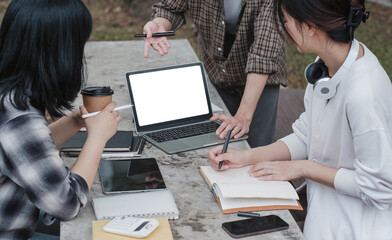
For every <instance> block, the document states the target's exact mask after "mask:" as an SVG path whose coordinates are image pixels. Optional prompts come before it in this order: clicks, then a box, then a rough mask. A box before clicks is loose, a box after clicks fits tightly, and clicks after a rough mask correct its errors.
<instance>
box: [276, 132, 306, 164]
mask: <svg viewBox="0 0 392 240" xmlns="http://www.w3.org/2000/svg"><path fill="white" fill-rule="evenodd" d="M279 140H280V141H282V142H284V143H285V144H286V146H287V147H288V149H289V151H290V155H291V160H298V159H307V158H308V151H307V149H306V144H305V143H304V142H303V141H302V140H301V139H299V138H298V137H297V136H296V135H295V134H294V133H292V134H290V135H287V136H286V137H283V138H281V139H279Z"/></svg>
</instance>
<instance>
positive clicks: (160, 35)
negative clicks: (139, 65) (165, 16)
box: [135, 20, 174, 58]
mask: <svg viewBox="0 0 392 240" xmlns="http://www.w3.org/2000/svg"><path fill="white" fill-rule="evenodd" d="M169 23H170V22H169ZM167 29H169V28H168V26H166V25H165V23H164V22H160V21H155V20H154V21H149V22H148V23H147V24H146V25H145V26H144V28H143V31H144V34H145V38H144V57H145V58H148V55H149V49H150V46H151V47H152V48H153V49H154V50H155V51H157V52H159V54H160V55H161V56H163V55H165V54H167V53H168V48H170V47H171V46H170V43H169V41H168V40H167V38H166V36H167V35H170V36H173V35H174V32H173V31H167ZM164 35H166V36H164ZM139 36H140V37H141V36H144V35H138V37H139ZM135 37H136V36H135Z"/></svg>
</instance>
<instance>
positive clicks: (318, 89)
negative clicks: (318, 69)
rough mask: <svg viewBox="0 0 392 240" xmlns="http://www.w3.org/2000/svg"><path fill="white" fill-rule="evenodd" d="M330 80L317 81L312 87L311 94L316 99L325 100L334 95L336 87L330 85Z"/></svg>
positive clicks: (326, 78)
mask: <svg viewBox="0 0 392 240" xmlns="http://www.w3.org/2000/svg"><path fill="white" fill-rule="evenodd" d="M330 79H331V78H329V77H325V78H321V79H319V80H318V81H317V84H316V85H314V88H313V92H314V93H315V94H316V95H317V97H318V98H321V99H326V100H327V99H330V98H332V97H333V96H334V95H335V93H336V85H334V84H332V83H331V82H330V81H329V80H330Z"/></svg>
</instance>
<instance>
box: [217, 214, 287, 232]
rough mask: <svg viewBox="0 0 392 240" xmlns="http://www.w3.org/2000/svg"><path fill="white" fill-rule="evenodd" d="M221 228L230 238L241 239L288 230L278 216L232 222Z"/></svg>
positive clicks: (224, 224)
mask: <svg viewBox="0 0 392 240" xmlns="http://www.w3.org/2000/svg"><path fill="white" fill-rule="evenodd" d="M222 228H223V230H225V231H226V232H227V233H228V234H229V235H230V236H231V237H233V238H241V237H248V236H252V235H257V234H261V233H269V232H274V231H280V230H284V229H288V228H289V225H288V224H287V223H286V222H285V221H283V219H281V218H280V217H279V216H276V215H268V216H263V217H256V218H249V219H245V220H238V221H233V222H225V223H223V224H222Z"/></svg>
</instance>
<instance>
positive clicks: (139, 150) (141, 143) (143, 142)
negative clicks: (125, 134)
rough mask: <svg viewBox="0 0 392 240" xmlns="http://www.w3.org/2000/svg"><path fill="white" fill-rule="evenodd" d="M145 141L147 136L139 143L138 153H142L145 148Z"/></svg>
mask: <svg viewBox="0 0 392 240" xmlns="http://www.w3.org/2000/svg"><path fill="white" fill-rule="evenodd" d="M145 143H146V139H145V138H142V139H140V141H139V144H138V145H139V146H138V148H137V153H138V154H141V153H142V152H143V148H144V144H145Z"/></svg>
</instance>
